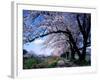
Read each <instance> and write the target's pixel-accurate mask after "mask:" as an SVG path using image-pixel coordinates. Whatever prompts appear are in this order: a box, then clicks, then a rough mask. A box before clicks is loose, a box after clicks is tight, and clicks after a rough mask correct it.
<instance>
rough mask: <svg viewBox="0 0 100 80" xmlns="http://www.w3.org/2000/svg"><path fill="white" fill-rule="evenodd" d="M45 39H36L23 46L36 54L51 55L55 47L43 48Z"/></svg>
mask: <svg viewBox="0 0 100 80" xmlns="http://www.w3.org/2000/svg"><path fill="white" fill-rule="evenodd" d="M44 41H45V39H41V38H39V39H36V40H35V41H33V42H29V43H26V44H24V45H23V48H24V49H25V50H27V51H28V52H29V53H30V52H31V53H32V54H36V55H44V56H50V55H51V53H52V52H53V49H50V48H43V47H44V45H43V42H44Z"/></svg>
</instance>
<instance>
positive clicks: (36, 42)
mask: <svg viewBox="0 0 100 80" xmlns="http://www.w3.org/2000/svg"><path fill="white" fill-rule="evenodd" d="M43 42H44V40H42V39H36V40H35V41H34V44H41V43H43Z"/></svg>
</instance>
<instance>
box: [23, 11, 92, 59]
mask: <svg viewBox="0 0 100 80" xmlns="http://www.w3.org/2000/svg"><path fill="white" fill-rule="evenodd" d="M43 37H46V40H45V42H44V43H43V44H44V45H45V47H44V48H47V47H49V48H54V52H56V51H58V52H59V55H61V54H62V53H66V52H68V51H70V52H71V58H72V59H74V58H75V54H77V55H78V57H79V60H80V61H82V60H85V57H86V50H87V47H89V46H91V14H89V13H69V12H50V11H31V10H24V11H23V44H26V43H27V42H32V41H34V40H36V39H38V38H43Z"/></svg>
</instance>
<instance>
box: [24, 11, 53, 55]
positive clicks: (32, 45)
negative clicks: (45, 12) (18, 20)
mask: <svg viewBox="0 0 100 80" xmlns="http://www.w3.org/2000/svg"><path fill="white" fill-rule="evenodd" d="M25 16H29V10H23V17H25ZM43 19H44V18H43V16H38V17H37V18H36V19H34V20H33V19H32V18H30V17H29V18H28V20H27V21H26V22H25V23H26V24H28V25H29V26H31V25H32V26H33V27H34V28H35V27H36V25H37V24H39V23H40V22H41V21H43ZM45 40H46V37H44V38H38V39H36V40H34V41H33V42H28V43H26V44H23V49H25V50H27V51H28V52H29V53H30V52H31V53H33V54H36V55H44V56H50V55H51V53H52V52H53V49H51V48H43V47H44V45H43V42H44V41H45Z"/></svg>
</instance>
